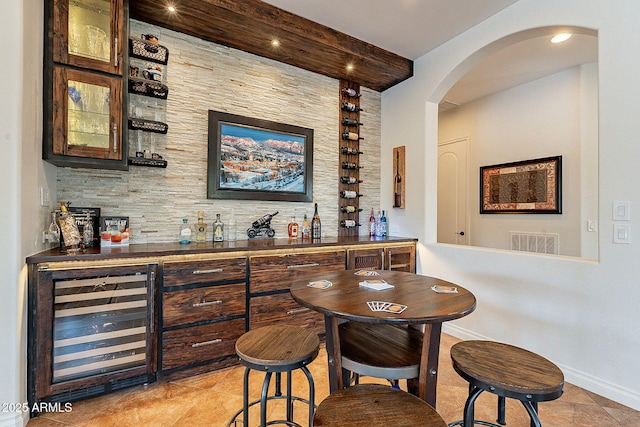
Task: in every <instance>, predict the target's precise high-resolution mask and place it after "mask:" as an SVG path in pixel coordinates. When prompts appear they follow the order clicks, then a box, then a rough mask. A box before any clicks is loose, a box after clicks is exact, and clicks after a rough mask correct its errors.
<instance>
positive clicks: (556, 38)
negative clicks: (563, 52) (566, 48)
mask: <svg viewBox="0 0 640 427" xmlns="http://www.w3.org/2000/svg"><path fill="white" fill-rule="evenodd" d="M569 38H571V34H569V33H560V34H557V35H555V36H553V38H552V39H551V43H562V42H564V41H567V40H569Z"/></svg>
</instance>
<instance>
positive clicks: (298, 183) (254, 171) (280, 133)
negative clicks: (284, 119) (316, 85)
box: [207, 110, 313, 202]
mask: <svg viewBox="0 0 640 427" xmlns="http://www.w3.org/2000/svg"><path fill="white" fill-rule="evenodd" d="M207 198H209V199H240V200H279V201H288V202H311V201H312V200H313V129H309V128H304V127H300V126H294V125H289V124H284V123H277V122H272V121H269V120H263V119H256V118H251V117H245V116H240V115H237V114H230V113H225V112H220V111H213V110H209V134H208V160H207Z"/></svg>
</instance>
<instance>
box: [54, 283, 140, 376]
mask: <svg viewBox="0 0 640 427" xmlns="http://www.w3.org/2000/svg"><path fill="white" fill-rule="evenodd" d="M53 320H54V321H53V375H52V380H53V383H57V382H62V381H69V380H73V379H78V378H85V377H88V376H92V375H97V374H104V373H108V372H113V371H117V370H122V369H126V368H132V367H138V366H144V365H145V364H146V359H147V354H146V346H147V275H146V274H136V275H128V276H114V277H97V278H90V279H80V280H67V281H57V282H55V287H54V319H53Z"/></svg>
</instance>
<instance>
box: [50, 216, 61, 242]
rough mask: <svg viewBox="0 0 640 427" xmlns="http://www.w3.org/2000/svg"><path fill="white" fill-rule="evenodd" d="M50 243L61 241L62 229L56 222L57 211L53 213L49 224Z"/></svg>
mask: <svg viewBox="0 0 640 427" xmlns="http://www.w3.org/2000/svg"><path fill="white" fill-rule="evenodd" d="M49 241H50V242H51V243H58V242H59V241H60V227H59V226H58V222H57V221H56V211H53V212H52V218H51V224H49Z"/></svg>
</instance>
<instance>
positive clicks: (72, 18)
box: [51, 0, 128, 76]
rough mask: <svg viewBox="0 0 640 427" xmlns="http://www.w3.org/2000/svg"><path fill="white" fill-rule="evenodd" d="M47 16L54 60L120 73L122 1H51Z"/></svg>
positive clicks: (123, 7)
mask: <svg viewBox="0 0 640 427" xmlns="http://www.w3.org/2000/svg"><path fill="white" fill-rule="evenodd" d="M51 18H52V26H53V33H52V37H53V45H52V52H51V55H52V57H53V60H54V61H55V62H57V63H60V64H67V65H73V66H75V67H79V68H86V69H91V70H96V71H102V72H105V73H109V74H116V75H120V76H121V75H122V70H123V61H124V58H123V52H124V50H123V47H124V48H126V43H127V40H128V39H127V37H126V32H125V28H126V22H125V1H124V0H53V11H52V17H51Z"/></svg>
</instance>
